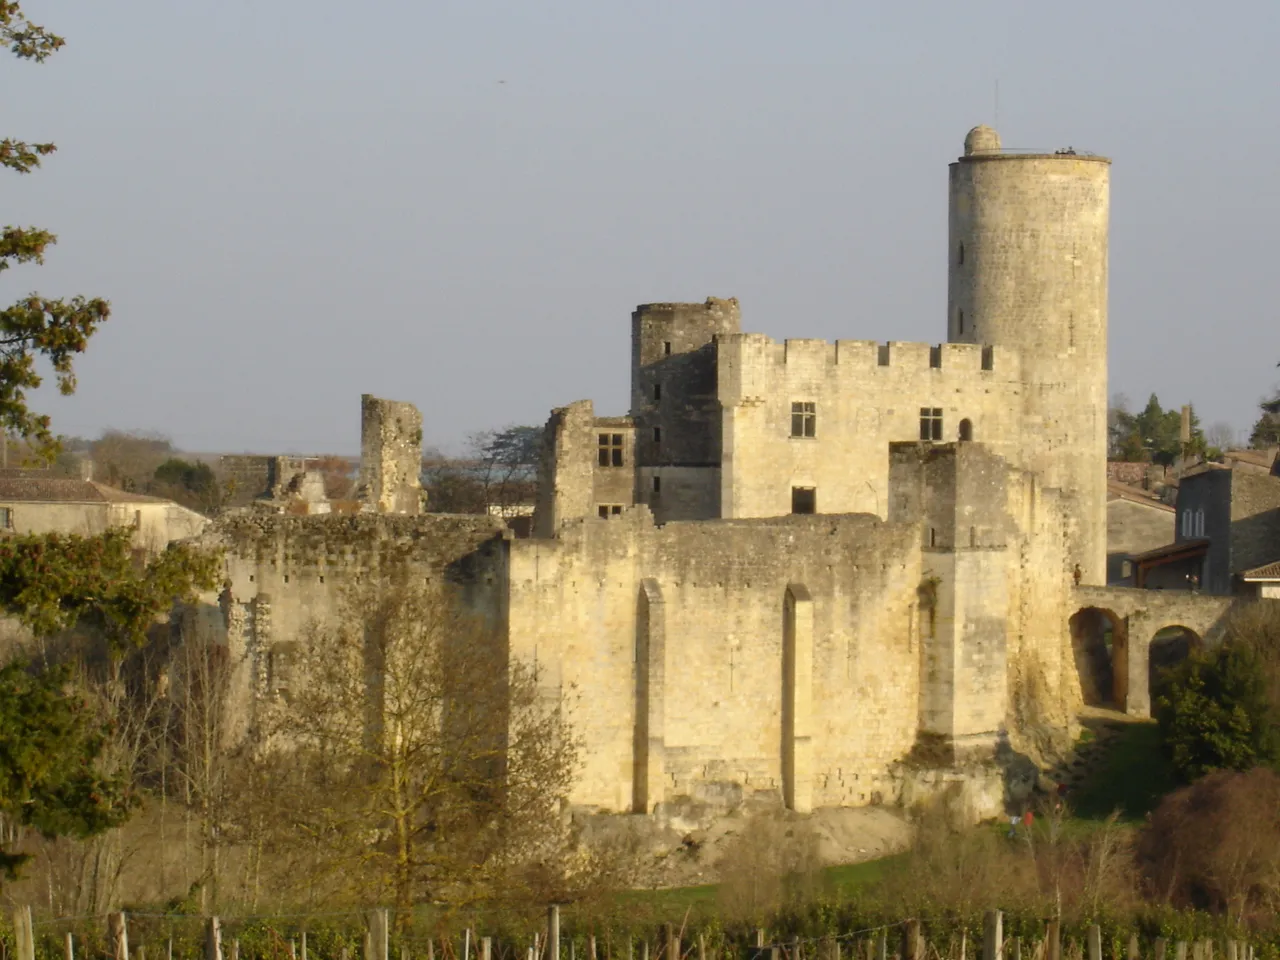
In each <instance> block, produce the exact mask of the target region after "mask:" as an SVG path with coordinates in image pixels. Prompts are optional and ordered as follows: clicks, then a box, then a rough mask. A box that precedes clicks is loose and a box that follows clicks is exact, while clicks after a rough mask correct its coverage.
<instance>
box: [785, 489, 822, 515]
mask: <svg viewBox="0 0 1280 960" xmlns="http://www.w3.org/2000/svg"><path fill="white" fill-rule="evenodd" d="M791 512H792V513H817V512H818V490H817V488H816V487H792V488H791Z"/></svg>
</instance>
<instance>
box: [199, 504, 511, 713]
mask: <svg viewBox="0 0 1280 960" xmlns="http://www.w3.org/2000/svg"><path fill="white" fill-rule="evenodd" d="M507 535H508V534H507V533H506V531H505V528H504V525H503V523H502V521H501V520H500V519H497V518H493V517H486V516H458V515H445V514H428V515H424V516H420V517H404V516H392V515H377V514H353V515H346V516H343V515H338V514H324V515H316V516H290V515H287V514H275V513H272V514H266V513H261V514H260V513H252V514H244V513H237V514H229V515H227V516H225V517H223V518H221V519H219V520H218V521H216V522H215V523H213V524H212V525H211V526H210V527H209V528H208V529H207V530H206V532H205V533H204V535H203V536H202V537H201V538H200V540H199V541H198V542H199V543H201V544H203V545H205V546H207V547H211V548H216V549H220V550H222V551H223V554H224V557H225V560H224V563H225V566H224V571H223V579H224V584H225V586H224V588H223V590H222V592H221V594H220V595H218V596H212V595H211V596H207V597H204V598H202V599H201V602H200V603H199V604H197V605H196V606H195V608H194V612H193V613H191V614H190V616H191V617H192V618H194V619H193V621H192V622H197V621H198V622H201V623H205V624H206V625H207V623H208V622H210V616H211V614H210V612H209V611H211V610H213V609H215V608H216V609H219V610H220V611H221V612H220V614H219V615H218V617H217V618H216V620H217V622H218V623H220V624H221V626H222V631H223V633H222V637H221V638H220V639H221V642H224V643H226V645H227V646H228V648H229V652H230V654H231V656H232V665H233V685H232V693H231V696H230V700H231V704H232V706H231V714H232V717H233V719H234V721H235V728H236V729H237V730H240V731H242V732H243V731H245V730H247V729H248V728H249V726H250V724H251V721H252V717H253V715H254V711H255V706H256V704H257V703H258V702H260V700H261V698H263V697H270V696H271V677H270V671H271V658H272V654H273V651H278V650H280V649H282V648H283V647H287V645H289V644H294V643H301V642H305V640H306V637H307V635H308V633H309V632H310V631H311V630H313V629H315V628H316V627H322V626H324V625H325V624H330V623H333V622H335V621H336V620H337V619H339V618H340V617H342V616H344V615H345V611H344V609H343V602H344V594H345V591H346V590H348V589H349V588H351V587H355V586H358V585H360V584H367V583H370V582H374V583H376V582H380V581H385V579H386V578H387V577H388V576H390V575H391V574H393V573H403V572H406V571H407V572H408V573H409V574H410V575H412V576H421V577H423V578H424V579H428V580H430V579H432V578H444V579H447V580H448V581H449V582H451V583H453V584H455V585H456V586H457V587H458V589H459V590H460V595H461V597H462V598H463V601H464V602H465V604H466V605H467V607H468V609H470V610H472V611H473V612H475V613H478V614H481V615H483V616H485V617H486V618H487V619H488V620H489V622H490V623H491V624H492V625H493V627H494V631H495V633H494V635H495V638H496V639H499V640H501V639H502V637H503V636H504V635H505V622H506V572H505V571H506V566H505V564H506V559H505V544H506V542H507V541H506V537H507ZM206 630H207V627H206ZM191 639H200V638H194V637H193V638H191ZM203 639H207V637H205V638H203ZM282 645H283V647H282Z"/></svg>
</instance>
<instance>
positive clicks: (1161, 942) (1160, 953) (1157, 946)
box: [1151, 937, 1169, 960]
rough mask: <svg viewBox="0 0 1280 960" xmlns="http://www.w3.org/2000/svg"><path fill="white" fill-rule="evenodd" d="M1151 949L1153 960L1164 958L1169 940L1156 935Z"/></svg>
mask: <svg viewBox="0 0 1280 960" xmlns="http://www.w3.org/2000/svg"><path fill="white" fill-rule="evenodd" d="M1151 949H1152V953H1153V954H1154V956H1155V960H1164V955H1165V952H1166V951H1167V950H1168V949H1169V941H1168V940H1166V939H1165V938H1164V937H1156V942H1155V943H1154V944H1153V945H1152V948H1151Z"/></svg>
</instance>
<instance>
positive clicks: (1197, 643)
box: [1147, 623, 1203, 707]
mask: <svg viewBox="0 0 1280 960" xmlns="http://www.w3.org/2000/svg"><path fill="white" fill-rule="evenodd" d="M1202 645H1203V640H1202V639H1201V637H1200V634H1198V633H1196V631H1194V630H1192V629H1191V628H1190V627H1184V626H1183V625H1182V624H1180V623H1178V624H1170V625H1169V626H1165V627H1161V628H1160V629H1159V630H1157V631H1156V632H1155V635H1154V636H1152V638H1151V644H1150V646H1149V648H1148V652H1147V690H1148V691H1149V692H1150V695H1151V705H1152V706H1153V707H1154V706H1155V702H1156V698H1157V697H1159V696H1160V694H1161V688H1162V686H1163V682H1164V675H1165V673H1166V672H1167V671H1168V670H1170V669H1171V668H1173V667H1176V666H1177V665H1178V664H1180V663H1181V662H1182V661H1183V660H1185V659H1187V657H1189V656H1191V654H1192V652H1193V651H1196V650H1199V649H1200V648H1201V646H1202Z"/></svg>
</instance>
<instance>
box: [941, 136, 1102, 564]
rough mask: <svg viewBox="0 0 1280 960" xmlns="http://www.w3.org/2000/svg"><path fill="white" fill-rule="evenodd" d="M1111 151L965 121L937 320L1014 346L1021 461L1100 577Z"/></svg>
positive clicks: (1074, 560)
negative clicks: (1041, 146) (942, 312)
mask: <svg viewBox="0 0 1280 960" xmlns="http://www.w3.org/2000/svg"><path fill="white" fill-rule="evenodd" d="M1110 172H1111V161H1110V160H1108V159H1106V158H1104V157H1095V156H1090V155H1086V154H1079V153H1076V152H1075V151H1074V150H1072V149H1070V148H1068V149H1067V150H1060V151H1058V152H1056V153H1026V152H1009V151H1005V150H1003V149H1002V147H1001V144H1000V137H999V135H998V134H997V133H996V131H994V130H992V129H991V128H990V127H985V126H979V127H974V128H973V129H972V130H970V131H969V135H968V136H966V137H965V140H964V156H962V157H960V158H959V159H958V160H956V162H955V163H953V164H951V187H950V214H949V223H950V228H949V245H948V251H947V259H948V264H949V265H948V271H947V278H948V280H947V329H948V338H949V339H950V340H951V341H953V342H962V343H982V344H992V345H996V346H1002V347H1008V348H1012V349H1014V350H1016V351H1017V352H1018V354H1019V355H1020V363H1021V371H1022V374H1021V379H1022V381H1023V390H1022V431H1021V432H1022V440H1021V442H1020V449H1021V451H1022V457H1021V459H1022V463H1021V466H1023V467H1026V468H1028V469H1031V470H1034V471H1035V472H1036V473H1037V474H1038V475H1039V476H1040V478H1041V482H1042V483H1044V484H1045V485H1047V486H1054V487H1059V488H1061V489H1062V490H1063V491H1064V492H1068V493H1071V494H1074V495H1075V496H1077V497H1078V498H1079V511H1078V513H1077V517H1078V524H1077V525H1076V526H1075V527H1074V528H1073V529H1072V530H1069V531H1067V536H1068V544H1069V552H1070V555H1071V556H1070V562H1071V564H1072V565H1073V566H1074V565H1076V564H1078V565H1079V568H1080V575H1081V582H1083V583H1096V584H1101V583H1105V582H1106V551H1107V545H1106V534H1107V520H1106V507H1107V501H1106V490H1107V480H1106V475H1107V233H1108V221H1109V216H1110Z"/></svg>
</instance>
